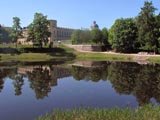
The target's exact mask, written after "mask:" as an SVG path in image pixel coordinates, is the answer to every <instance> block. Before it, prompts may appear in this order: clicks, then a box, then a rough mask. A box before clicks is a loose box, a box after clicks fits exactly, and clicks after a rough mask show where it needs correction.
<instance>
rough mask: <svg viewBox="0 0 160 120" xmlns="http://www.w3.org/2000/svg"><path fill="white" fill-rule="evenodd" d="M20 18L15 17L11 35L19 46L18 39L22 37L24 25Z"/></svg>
mask: <svg viewBox="0 0 160 120" xmlns="http://www.w3.org/2000/svg"><path fill="white" fill-rule="evenodd" d="M20 24H21V23H20V18H19V17H13V26H12V29H11V34H10V37H11V38H12V42H13V43H16V47H17V40H18V39H19V38H21V37H22V27H21V25H20Z"/></svg>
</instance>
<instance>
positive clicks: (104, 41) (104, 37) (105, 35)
mask: <svg viewBox="0 0 160 120" xmlns="http://www.w3.org/2000/svg"><path fill="white" fill-rule="evenodd" d="M102 44H103V45H109V42H108V30H107V28H103V29H102Z"/></svg>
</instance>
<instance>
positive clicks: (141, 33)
mask: <svg viewBox="0 0 160 120" xmlns="http://www.w3.org/2000/svg"><path fill="white" fill-rule="evenodd" d="M155 10H156V8H155V7H154V6H153V5H152V2H148V1H145V2H144V6H143V7H142V8H141V12H140V13H139V15H138V17H137V26H138V40H139V42H140V47H141V48H142V49H145V50H149V51H150V50H152V51H154V52H156V51H157V48H158V38H157V32H158V29H157V28H156V26H157V25H156V20H155V14H154V12H155Z"/></svg>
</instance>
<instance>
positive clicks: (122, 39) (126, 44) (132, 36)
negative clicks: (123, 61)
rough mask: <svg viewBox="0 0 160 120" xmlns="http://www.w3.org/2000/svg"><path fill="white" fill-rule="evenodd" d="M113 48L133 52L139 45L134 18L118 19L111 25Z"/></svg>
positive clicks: (118, 50)
mask: <svg viewBox="0 0 160 120" xmlns="http://www.w3.org/2000/svg"><path fill="white" fill-rule="evenodd" d="M111 31H112V32H111V33H112V35H111V36H112V48H113V49H114V50H115V51H117V52H133V51H134V50H135V49H136V47H137V27H136V24H135V22H134V19H132V18H126V19H123V18H121V19H117V20H116V21H115V23H114V24H113V26H112V27H111Z"/></svg>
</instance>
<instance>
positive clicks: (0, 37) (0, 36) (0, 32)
mask: <svg viewBox="0 0 160 120" xmlns="http://www.w3.org/2000/svg"><path fill="white" fill-rule="evenodd" d="M1 29H2V27H1V24H0V42H1V39H2V30H1Z"/></svg>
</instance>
